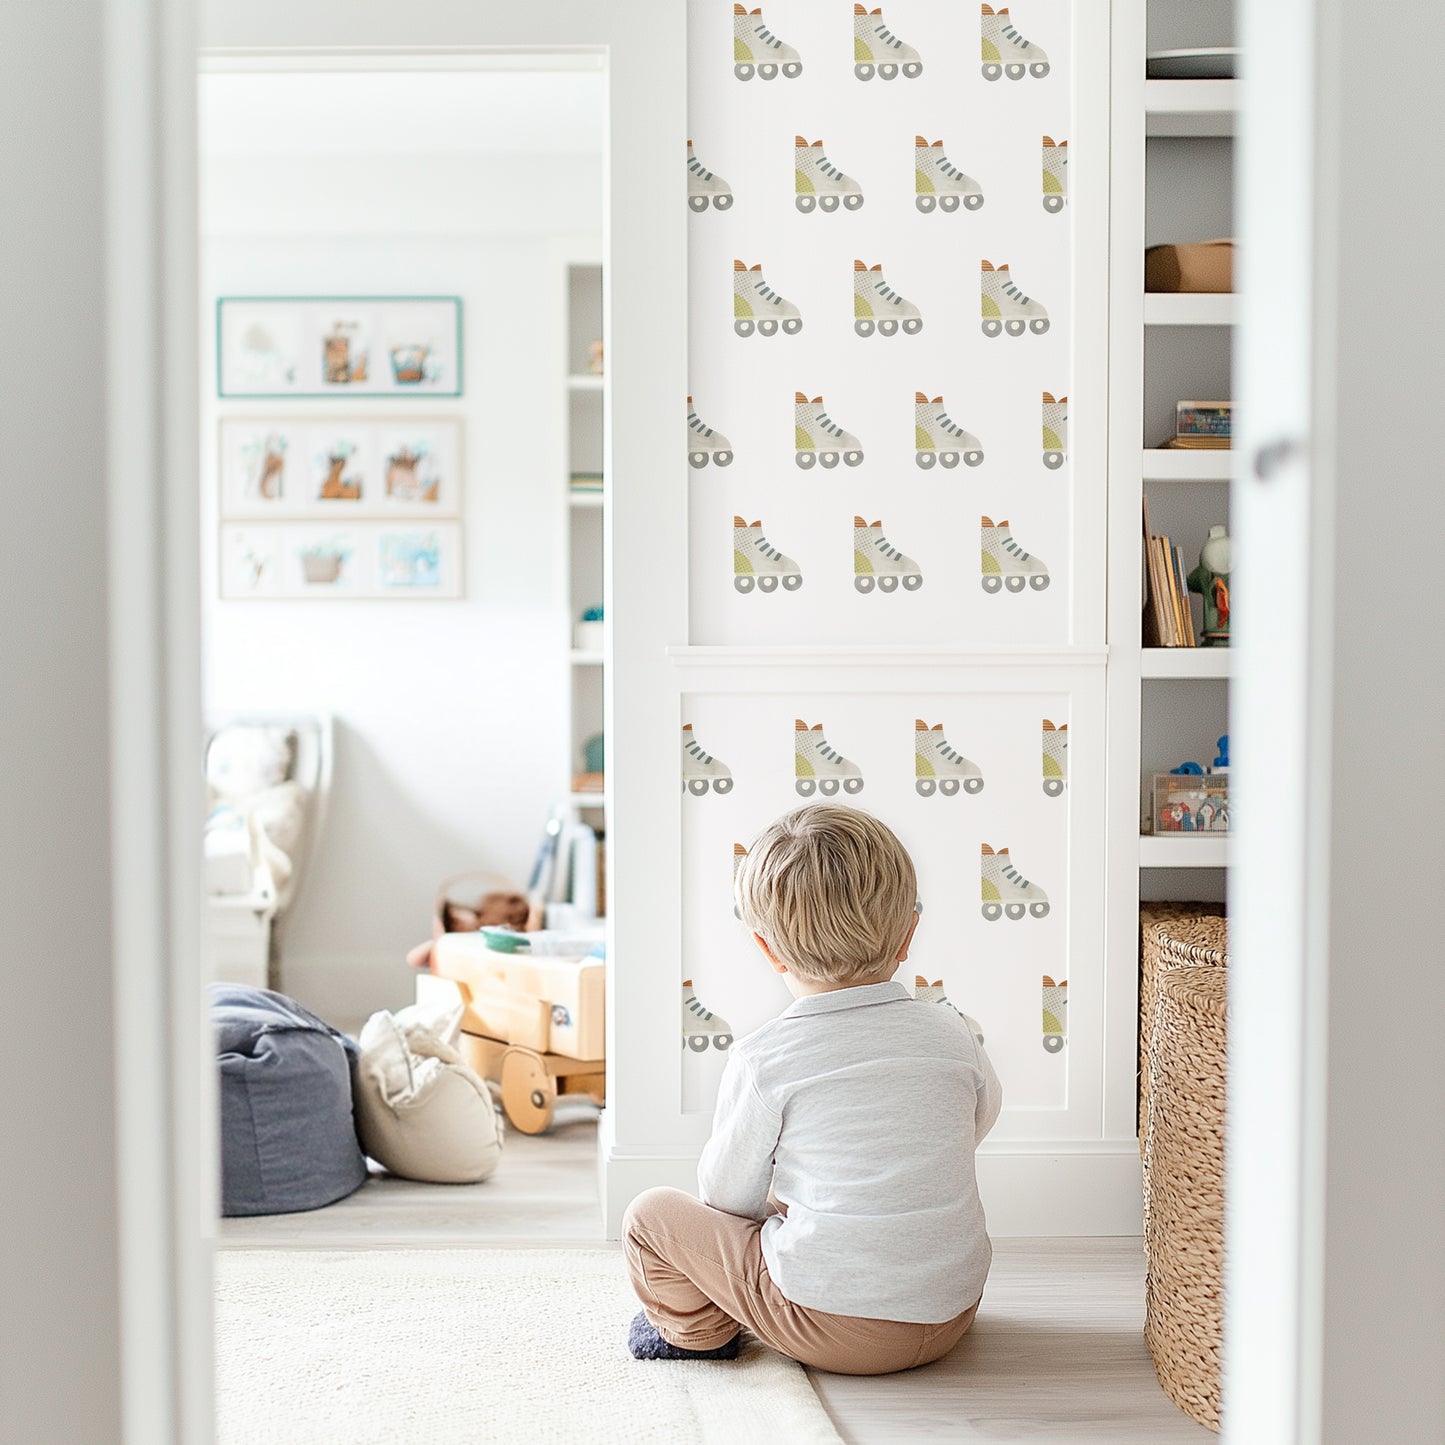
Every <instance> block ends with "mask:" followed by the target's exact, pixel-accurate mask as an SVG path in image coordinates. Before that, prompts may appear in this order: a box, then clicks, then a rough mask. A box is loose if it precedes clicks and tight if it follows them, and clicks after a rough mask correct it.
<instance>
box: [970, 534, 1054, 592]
mask: <svg viewBox="0 0 1445 1445" xmlns="http://www.w3.org/2000/svg"><path fill="white" fill-rule="evenodd" d="M979 541H980V544H981V550H980V566H981V568H982V573H983V576H982V584H983V590H984V591H985V592H998V591H999V590H1000V589H1002V588H1004V587H1007V588H1008V590H1009V591H1010V592H1022V591H1023V590H1024V588H1025V587H1031V588H1033V590H1034V591H1035V592H1042V591H1043V590H1044V588H1045V587H1047V586H1048V585H1049V569H1048V568H1047V567H1046V566H1045V565H1044V562H1043V559H1042V558H1041V557H1033V556H1030V555H1029V553H1027V552H1025V551H1024V549H1023V548H1022V547H1020V546H1019V544H1018V543H1017V542H1015V541H1014V539H1013V536H1012V534H1011V533H1010V532H1009V529H1008V522H1007V520H1005V521H1002V522H994V521H992V520H991V519H990V518H988V517H980V518H979Z"/></svg>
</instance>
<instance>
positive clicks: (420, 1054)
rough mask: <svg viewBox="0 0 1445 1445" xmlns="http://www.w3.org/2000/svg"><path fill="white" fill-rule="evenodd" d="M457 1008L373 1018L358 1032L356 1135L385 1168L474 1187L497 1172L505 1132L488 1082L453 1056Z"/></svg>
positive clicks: (429, 1180)
mask: <svg viewBox="0 0 1445 1445" xmlns="http://www.w3.org/2000/svg"><path fill="white" fill-rule="evenodd" d="M461 1020H462V1010H461V1006H460V1005H457V1006H456V1007H454V1008H451V1009H448V1010H446V1011H445V1012H438V1011H436V1010H423V1009H420V1008H417V1007H415V1006H413V1007H411V1008H405V1009H402V1010H401V1012H400V1013H396V1014H390V1013H386V1012H384V1011H383V1012H381V1013H376V1014H373V1015H372V1016H371V1018H370V1019H368V1020H367V1023H366V1027H365V1028H364V1029H362V1031H361V1058H360V1061H359V1062H358V1064H357V1068H356V1094H355V1106H356V1133H357V1136H358V1138H359V1139H360V1140H361V1147H362V1148H363V1149H364V1150H365V1151H366V1153H367V1154H368V1155H369V1156H370V1157H371V1158H373V1159H375V1160H376V1162H377V1163H378V1164H380V1165H381V1166H382V1167H383V1168H384V1169H386V1170H388V1171H389V1172H390V1173H392V1174H399V1175H401V1176H402V1177H403V1178H405V1179H419V1180H422V1181H424V1182H426V1183H429V1184H475V1183H477V1182H478V1181H479V1180H482V1179H485V1178H486V1177H487V1176H488V1175H489V1174H490V1173H491V1172H492V1170H494V1169H495V1168H496V1167H497V1161H498V1160H499V1159H500V1158H501V1155H502V1126H501V1124H500V1122H499V1120H498V1118H497V1110H496V1106H495V1105H494V1104H493V1103H492V1095H491V1092H490V1090H489V1089H488V1088H487V1084H486V1081H485V1080H484V1079H483V1078H482V1077H481V1075H480V1074H478V1073H476V1072H475V1071H474V1070H473V1069H471V1068H469V1067H468V1066H467V1064H466V1063H465V1062H464V1061H463V1059H462V1056H461V1055H460V1054H459V1053H458V1052H457V1050H456V1047H455V1045H456V1041H457V1035H458V1033H459V1032H460V1029H461Z"/></svg>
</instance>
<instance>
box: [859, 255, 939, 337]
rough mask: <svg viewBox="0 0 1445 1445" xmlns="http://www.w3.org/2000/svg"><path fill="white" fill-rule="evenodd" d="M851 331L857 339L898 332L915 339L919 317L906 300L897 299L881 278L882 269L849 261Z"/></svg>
mask: <svg viewBox="0 0 1445 1445" xmlns="http://www.w3.org/2000/svg"><path fill="white" fill-rule="evenodd" d="M853 330H854V331H856V332H857V333H858V335H859V336H872V335H873V334H874V332H875V331H876V332H877V333H878V335H879V336H894V335H896V334H897V333H898V332H899V331H900V330H901V331H902V332H903V333H904V335H906V336H916V335H917V334H918V333H919V332H920V331H922V330H923V317H922V315H921V314H920V312H919V310H918V307H916V306H915V305H914V304H913V303H912V302H911V301H909V300H908V299H907V297H904V296H900V295H899V294H898V292H896V291H895V290H894V289H893V288H892V287H891V286H890V285H889V284H888V282H887V280H886V278H885V277H884V275H883V266H882V264H881V263H880V264H879V265H876V266H872V267H869V266H867V265H865V264H864V263H863V262H862V261H854V262H853Z"/></svg>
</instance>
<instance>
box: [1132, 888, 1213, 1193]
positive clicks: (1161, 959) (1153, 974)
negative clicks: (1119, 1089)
mask: <svg viewBox="0 0 1445 1445" xmlns="http://www.w3.org/2000/svg"><path fill="white" fill-rule="evenodd" d="M1139 933H1140V938H1141V948H1140V955H1139V1153H1140V1154H1141V1155H1142V1154H1143V1152H1144V1120H1145V1119H1146V1118H1147V1117H1148V1112H1149V1036H1150V1034H1151V1032H1152V1031H1153V1028H1154V1010H1155V1006H1156V1005H1157V1003H1158V1001H1159V980H1160V979H1161V978H1162V977H1163V976H1164V975H1165V974H1166V973H1169V972H1170V971H1171V970H1173V969H1176V968H1222V967H1223V966H1224V965H1225V964H1226V963H1227V962H1228V961H1229V929H1228V925H1227V923H1226V922H1225V919H1224V916H1223V913H1222V912H1221V905H1220V904H1218V903H1146V904H1144V906H1143V907H1142V908H1141V909H1140V910H1139ZM1147 1171H1148V1166H1147V1164H1146V1166H1145V1179H1144V1188H1145V1192H1146V1193H1147V1191H1148V1188H1149V1179H1148V1172H1147Z"/></svg>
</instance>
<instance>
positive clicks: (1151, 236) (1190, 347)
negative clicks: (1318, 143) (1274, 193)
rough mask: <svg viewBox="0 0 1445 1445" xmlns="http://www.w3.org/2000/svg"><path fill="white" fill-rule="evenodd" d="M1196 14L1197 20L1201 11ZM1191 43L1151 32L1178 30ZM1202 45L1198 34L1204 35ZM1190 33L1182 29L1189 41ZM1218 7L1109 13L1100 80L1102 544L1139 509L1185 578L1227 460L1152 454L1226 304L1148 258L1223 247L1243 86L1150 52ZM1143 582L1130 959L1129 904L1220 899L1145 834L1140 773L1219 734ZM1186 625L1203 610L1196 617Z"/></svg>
mask: <svg viewBox="0 0 1445 1445" xmlns="http://www.w3.org/2000/svg"><path fill="white" fill-rule="evenodd" d="M1206 12H1207V13H1206ZM1181 26H1182V27H1184V28H1185V29H1189V30H1190V33H1188V34H1170V35H1165V34H1163V33H1161V32H1162V31H1164V30H1167V29H1169V28H1170V27H1174V28H1175V30H1176V31H1177V30H1178V29H1179V28H1180V27H1181ZM1211 26H1212V27H1216V28H1215V31H1214V33H1200V32H1201V30H1204V29H1208V28H1209V27H1211ZM1190 27H1193V28H1192V29H1190ZM1228 28H1229V16H1228V7H1227V5H1225V4H1221V3H1214V4H1212V5H1204V6H1202V7H1195V8H1186V7H1180V6H1178V5H1170V4H1168V3H1166V0H1115V5H1114V10H1113V55H1112V67H1111V72H1112V74H1111V92H1112V93H1111V106H1112V122H1113V124H1112V137H1111V146H1112V151H1111V160H1110V166H1111V176H1110V195H1111V199H1110V235H1111V262H1110V336H1111V340H1110V367H1109V374H1110V399H1109V435H1110V443H1109V447H1110V466H1109V476H1110V481H1109V512H1110V521H1109V545H1110V552H1111V555H1112V556H1114V557H1122V558H1134V557H1137V556H1139V552H1140V547H1139V535H1140V522H1141V508H1142V506H1143V503H1144V501H1145V500H1146V499H1147V501H1148V506H1149V520H1150V527H1151V530H1152V531H1153V532H1155V533H1156V534H1158V533H1162V534H1167V535H1169V536H1170V537H1171V538H1172V539H1173V540H1174V542H1175V543H1176V544H1177V545H1179V546H1180V547H1181V548H1182V550H1183V552H1184V556H1185V564H1186V570H1187V569H1188V568H1190V567H1192V566H1193V565H1194V561H1195V559H1196V558H1197V556H1198V552H1199V547H1200V545H1201V544H1202V543H1203V540H1204V538H1205V536H1206V535H1207V534H1208V528H1209V526H1210V525H1211V524H1212V523H1215V522H1223V523H1225V524H1226V525H1227V524H1228V521H1229V510H1228V506H1229V481H1230V476H1231V472H1232V468H1233V465H1234V460H1233V454H1232V453H1231V452H1229V451H1184V450H1174V449H1166V448H1163V447H1162V446H1161V443H1162V442H1163V441H1164V440H1165V438H1166V436H1168V435H1170V434H1171V433H1172V431H1173V412H1174V404H1175V402H1177V401H1185V400H1214V399H1227V398H1228V397H1229V396H1230V394H1231V393H1230V347H1231V343H1232V330H1231V328H1232V327H1233V325H1234V322H1235V319H1236V316H1237V307H1238V301H1237V298H1236V297H1235V296H1233V295H1196V294H1177V295H1176V294H1167V295H1166V294H1160V293H1146V292H1145V291H1144V249H1145V247H1146V246H1149V245H1158V244H1163V243H1169V242H1178V243H1183V242H1188V241H1204V240H1212V239H1214V238H1216V237H1219V236H1228V235H1232V234H1233V230H1234V226H1233V213H1232V194H1231V172H1232V164H1233V139H1232V138H1233V136H1234V134H1235V119H1236V113H1237V89H1238V87H1237V83H1236V82H1234V81H1228V80H1149V79H1147V78H1146V77H1145V60H1144V57H1145V52H1146V50H1147V49H1150V48H1154V49H1163V48H1168V47H1170V46H1179V45H1194V44H1226V43H1229V39H1230V37H1229V35H1228V33H1227V32H1228ZM1141 573H1142V568H1141V567H1138V566H1124V567H1113V566H1111V568H1110V577H1109V593H1108V609H1109V615H1108V631H1109V645H1110V662H1109V677H1110V685H1109V697H1110V701H1109V723H1108V726H1109V739H1108V748H1109V776H1110V779H1111V783H1110V802H1109V808H1110V814H1109V817H1110V822H1109V836H1110V838H1111V840H1112V846H1111V858H1112V862H1111V865H1110V874H1109V877H1110V888H1111V890H1117V891H1115V892H1113V894H1112V898H1113V900H1114V902H1113V904H1112V905H1111V908H1110V917H1111V922H1110V925H1109V927H1110V936H1109V945H1108V946H1109V947H1110V949H1111V950H1113V949H1119V950H1121V951H1126V952H1130V953H1132V952H1133V951H1134V950H1135V949H1136V948H1137V946H1138V935H1137V927H1136V924H1135V922H1134V920H1133V917H1132V914H1133V909H1132V908H1131V900H1132V901H1133V902H1134V903H1137V902H1138V901H1139V900H1140V899H1141V898H1160V897H1175V898H1189V897H1195V898H1199V899H1219V898H1222V897H1223V890H1224V878H1225V873H1226V870H1227V867H1228V846H1227V839H1226V838H1224V837H1200V836H1192V835H1188V834H1181V835H1167V836H1159V835H1153V834H1151V833H1150V832H1149V831H1148V828H1149V818H1150V815H1151V813H1152V798H1151V797H1150V795H1149V792H1150V784H1151V780H1152V775H1153V773H1155V772H1167V771H1168V770H1169V769H1170V768H1172V767H1174V766H1176V765H1178V764H1180V763H1182V762H1185V761H1198V762H1199V763H1201V764H1202V765H1204V766H1206V767H1207V766H1208V765H1210V764H1211V763H1212V762H1213V760H1214V757H1215V754H1216V751H1217V742H1216V740H1217V738H1218V737H1219V736H1220V735H1222V734H1223V733H1225V732H1226V731H1227V730H1228V697H1229V676H1230V670H1231V663H1232V657H1231V653H1230V651H1229V649H1228V648H1162V647H1144V646H1143V645H1142V632H1141V619H1142V611H1143V603H1144V583H1143V578H1142V575H1141ZM1193 607H1194V616H1195V625H1196V628H1197V627H1198V626H1199V624H1200V617H1201V613H1200V602H1199V601H1198V600H1195V601H1194V602H1193Z"/></svg>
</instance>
